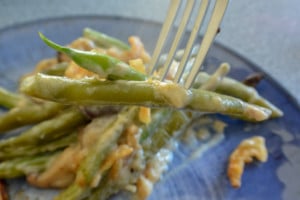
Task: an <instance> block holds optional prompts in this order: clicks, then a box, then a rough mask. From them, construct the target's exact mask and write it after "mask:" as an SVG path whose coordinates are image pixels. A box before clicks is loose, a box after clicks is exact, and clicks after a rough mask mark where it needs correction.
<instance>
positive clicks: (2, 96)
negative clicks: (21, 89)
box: [0, 88, 22, 109]
mask: <svg viewBox="0 0 300 200" xmlns="http://www.w3.org/2000/svg"><path fill="white" fill-rule="evenodd" d="M21 99H22V97H21V96H20V95H18V94H16V93H13V92H10V91H8V90H6V89H4V88H0V105H1V106H3V107H5V108H8V109H10V108H13V107H15V106H17V105H18V103H19V102H20V100H21Z"/></svg>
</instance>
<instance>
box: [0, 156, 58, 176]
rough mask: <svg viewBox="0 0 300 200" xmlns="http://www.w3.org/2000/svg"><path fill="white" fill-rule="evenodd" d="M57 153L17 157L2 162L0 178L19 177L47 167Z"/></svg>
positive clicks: (0, 164)
mask: <svg viewBox="0 0 300 200" xmlns="http://www.w3.org/2000/svg"><path fill="white" fill-rule="evenodd" d="M56 155H57V153H56V152H55V153H51V154H44V155H36V156H28V157H21V158H16V159H12V160H8V161H4V162H1V163H0V178H17V177H22V176H24V175H25V176H26V175H28V174H31V173H38V172H40V171H43V170H44V169H46V167H47V165H48V163H49V161H50V160H52V158H54V157H55V156H56Z"/></svg>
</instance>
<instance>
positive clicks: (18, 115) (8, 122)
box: [0, 100, 65, 133]
mask: <svg viewBox="0 0 300 200" xmlns="http://www.w3.org/2000/svg"><path fill="white" fill-rule="evenodd" d="M64 107H65V106H64V105H62V104H59V103H55V102H49V101H47V102H32V101H30V102H29V100H28V101H27V102H26V100H25V101H24V105H19V106H17V107H14V108H12V109H11V110H9V111H8V112H7V113H5V114H3V115H1V116H0V133H3V132H5V131H9V130H13V129H16V128H19V127H21V126H25V125H31V124H34V123H38V122H41V121H44V120H46V119H49V118H51V117H53V116H55V115H56V114H57V113H59V112H60V111H61V109H62V108H64Z"/></svg>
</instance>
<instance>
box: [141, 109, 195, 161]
mask: <svg viewBox="0 0 300 200" xmlns="http://www.w3.org/2000/svg"><path fill="white" fill-rule="evenodd" d="M164 118H165V120H164V121H162V122H161V123H159V124H157V126H156V129H155V130H154V131H153V132H152V134H150V135H149V138H148V140H149V139H150V140H151V143H148V142H147V141H145V142H142V146H143V149H144V151H145V155H146V157H151V156H152V155H153V154H155V153H157V152H158V151H159V150H160V149H161V148H163V147H166V146H167V145H168V144H169V142H170V141H171V140H170V139H172V138H177V137H178V135H180V134H181V133H182V132H183V130H184V129H185V128H186V126H187V124H188V122H189V121H190V117H189V116H188V115H187V113H185V112H184V111H182V110H172V111H169V113H168V115H167V116H165V117H164Z"/></svg>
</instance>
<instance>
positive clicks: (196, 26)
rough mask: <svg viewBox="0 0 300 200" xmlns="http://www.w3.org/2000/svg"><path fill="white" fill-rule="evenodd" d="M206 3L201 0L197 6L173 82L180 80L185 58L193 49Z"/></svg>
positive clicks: (206, 6) (205, 0) (206, 1)
mask: <svg viewBox="0 0 300 200" xmlns="http://www.w3.org/2000/svg"><path fill="white" fill-rule="evenodd" d="M208 5H209V0H202V1H201V4H200V7H199V12H198V15H197V17H196V20H195V24H194V28H193V29H192V32H191V34H190V38H189V40H188V42H187V45H186V47H185V50H184V53H183V56H182V59H181V61H180V64H179V67H178V69H177V72H176V74H175V78H174V82H177V83H179V81H180V78H181V76H182V73H183V70H184V68H185V65H186V63H187V60H188V58H189V56H190V53H191V51H192V49H193V45H194V42H195V39H196V37H197V36H198V31H199V29H200V26H201V24H202V21H203V19H204V16H205V13H206V11H207V8H208Z"/></svg>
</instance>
